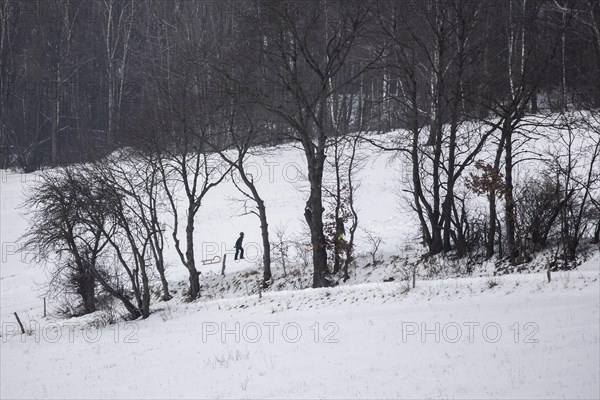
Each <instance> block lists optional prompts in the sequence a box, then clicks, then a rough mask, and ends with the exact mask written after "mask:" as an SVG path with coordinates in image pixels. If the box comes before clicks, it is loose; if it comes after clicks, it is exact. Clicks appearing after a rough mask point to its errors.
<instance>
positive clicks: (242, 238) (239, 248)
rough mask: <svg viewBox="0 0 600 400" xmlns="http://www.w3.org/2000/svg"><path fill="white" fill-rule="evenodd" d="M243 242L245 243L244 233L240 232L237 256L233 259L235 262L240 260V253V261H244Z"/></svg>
mask: <svg viewBox="0 0 600 400" xmlns="http://www.w3.org/2000/svg"><path fill="white" fill-rule="evenodd" d="M243 241H244V232H240V237H239V238H238V240H237V241H236V242H235V256H234V257H233V259H234V260H237V259H238V253H239V255H240V260H243V259H244V249H243V248H242V243H243Z"/></svg>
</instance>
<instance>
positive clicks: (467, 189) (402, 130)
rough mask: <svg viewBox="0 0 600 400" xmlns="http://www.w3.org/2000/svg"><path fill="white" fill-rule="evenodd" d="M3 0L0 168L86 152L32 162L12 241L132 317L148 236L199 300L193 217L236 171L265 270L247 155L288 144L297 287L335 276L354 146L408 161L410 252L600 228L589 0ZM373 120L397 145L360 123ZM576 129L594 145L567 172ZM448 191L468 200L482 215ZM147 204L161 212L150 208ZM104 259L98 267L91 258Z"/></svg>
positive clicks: (343, 261)
mask: <svg viewBox="0 0 600 400" xmlns="http://www.w3.org/2000/svg"><path fill="white" fill-rule="evenodd" d="M0 4H1V7H0V9H1V11H0V12H1V14H0V22H1V23H2V32H1V36H0V39H1V40H0V44H1V47H0V62H1V64H0V70H1V72H2V79H1V85H2V87H1V88H0V89H1V90H0V92H1V94H2V99H1V100H0V101H1V103H0V107H1V110H2V113H1V116H0V128H1V142H0V146H1V151H0V163H1V165H2V167H5V168H7V167H13V168H19V169H22V170H25V171H32V170H36V169H39V168H40V167H42V166H44V165H52V166H58V165H62V164H67V163H71V162H88V164H86V167H85V168H84V167H81V166H78V167H77V168H74V167H65V168H62V169H55V170H50V171H46V172H44V173H43V175H42V177H43V179H42V180H41V182H40V185H39V186H38V187H37V188H36V189H35V191H34V192H33V194H32V197H31V198H30V204H31V205H33V206H35V207H38V208H37V209H38V210H41V212H40V213H38V214H36V219H35V221H34V223H33V224H32V229H31V231H30V232H29V236H28V244H29V245H30V246H39V245H40V244H41V247H42V248H43V249H45V252H42V254H43V255H46V256H47V257H51V256H52V254H53V253H54V252H55V251H57V250H59V249H60V250H61V251H64V252H65V254H67V255H68V257H67V258H65V260H63V264H64V268H65V271H69V274H71V276H72V277H75V278H73V279H75V281H76V282H80V283H81V282H83V283H82V284H81V285H79V284H78V289H77V290H81V291H83V292H84V293H87V294H82V299H83V303H84V305H85V302H86V300H85V296H86V295H89V293H93V288H95V287H96V285H97V284H99V285H101V286H102V287H103V288H104V289H105V291H106V292H107V293H109V294H110V295H111V296H113V297H116V298H119V299H120V300H121V301H122V302H123V303H124V304H125V306H126V308H127V309H128V310H130V312H131V314H132V316H139V315H142V316H147V314H148V312H149V302H150V294H149V293H150V284H149V281H150V278H149V276H150V275H152V274H153V273H157V274H158V275H159V276H160V278H161V281H162V287H163V288H162V291H163V293H162V298H163V299H165V300H166V299H168V298H169V297H170V295H169V290H168V283H167V281H166V279H165V278H164V259H163V256H162V246H163V243H164V240H165V236H164V235H166V234H169V235H170V237H171V238H172V240H173V242H174V245H175V247H176V250H177V254H178V256H179V259H180V262H181V264H182V265H183V266H184V267H185V268H186V269H187V271H188V272H189V293H188V294H189V297H190V298H191V299H196V298H197V297H198V296H199V295H200V282H199V277H198V270H197V260H196V250H195V249H194V230H195V229H196V228H197V226H199V224H198V221H197V220H196V218H195V216H196V215H197V214H198V211H199V209H200V208H201V206H202V202H203V199H204V197H205V196H206V194H207V193H208V191H209V190H210V189H211V188H213V187H214V186H215V185H218V184H219V183H221V182H222V181H223V179H224V177H225V176H226V175H227V174H229V173H230V172H231V171H233V170H235V171H236V173H237V174H239V176H240V178H241V180H240V182H239V189H240V190H241V191H242V193H244V194H245V195H246V196H247V198H248V199H249V200H251V201H253V202H254V203H255V204H256V214H257V216H258V217H259V219H260V224H261V233H262V243H263V246H264V258H263V268H264V276H263V282H264V284H265V286H266V285H268V282H269V281H270V279H271V273H270V263H271V260H270V257H271V254H272V253H273V252H272V250H271V248H270V247H271V242H272V240H271V239H270V237H269V229H268V217H267V208H266V205H265V203H264V201H263V200H262V198H261V195H260V193H259V191H258V190H257V188H256V187H255V185H254V182H253V180H252V176H251V175H250V174H248V172H247V170H246V169H245V166H244V162H245V160H246V159H247V156H248V155H249V154H251V153H252V152H253V151H254V149H257V148H259V147H260V146H268V145H273V144H278V143H285V142H294V143H297V144H298V145H299V146H300V147H301V148H302V150H303V152H304V154H305V158H306V171H307V178H308V182H309V186H310V194H309V197H308V199H307V202H306V207H305V209H304V211H303V212H304V218H305V220H306V222H307V225H308V227H309V230H310V242H311V245H312V250H313V260H312V263H313V286H314V287H323V286H328V285H330V284H332V282H333V281H334V279H332V278H331V275H332V274H333V275H337V274H341V276H342V278H343V279H347V278H348V265H349V263H351V262H352V259H353V254H352V249H353V240H354V234H355V232H356V229H357V227H358V213H357V211H356V210H355V209H354V207H353V196H354V191H355V188H356V182H354V180H353V171H354V170H356V169H357V166H360V164H361V162H362V160H360V159H357V158H356V147H357V145H358V143H361V142H362V143H364V142H370V143H371V144H372V145H373V146H376V147H378V148H380V149H381V150H382V151H387V152H390V154H395V155H397V156H398V157H402V158H404V159H406V160H407V161H408V165H410V179H409V188H407V189H406V193H405V194H406V196H405V200H408V201H409V204H410V207H411V208H412V210H413V211H414V214H415V215H416V216H417V218H418V221H419V227H420V236H421V239H422V242H423V244H424V245H425V246H426V248H427V252H428V254H429V255H437V254H441V253H443V254H453V255H456V256H457V257H466V256H473V255H474V254H475V255H477V254H480V251H481V250H482V249H483V250H484V254H481V257H484V258H488V259H489V258H491V257H493V256H494V255H496V254H498V255H499V257H500V258H503V257H506V258H507V260H508V262H509V263H510V264H511V265H517V264H521V263H523V262H525V261H526V260H527V258H528V257H529V256H530V255H531V254H532V253H533V252H535V251H538V250H540V249H542V248H544V247H546V246H547V245H548V241H549V240H557V241H558V242H560V244H561V246H562V247H561V249H562V250H561V257H560V260H562V262H563V263H564V264H565V265H566V266H568V265H569V263H570V262H572V261H573V260H574V259H575V256H576V251H577V247H578V246H579V244H580V241H581V239H582V238H583V237H584V236H586V235H589V236H593V237H594V238H595V240H596V241H598V235H599V231H600V226H599V225H598V219H600V218H598V216H599V214H600V213H599V204H598V199H597V191H596V192H595V190H596V188H597V185H598V179H599V177H598V172H597V170H598V167H597V165H598V160H597V158H598V155H599V152H600V151H599V143H600V139H599V136H600V129H599V126H600V124H599V122H600V121H599V120H598V119H599V117H598V112H597V109H598V106H599V105H598V104H597V103H598V101H599V99H600V86H599V85H600V79H598V78H600V8H599V7H600V6H599V5H598V2H596V1H591V0H589V1H584V0H580V1H575V0H574V1H569V0H510V1H505V0H471V1H466V2H465V1H459V0H456V1H442V0H406V1H403V2H397V1H377V0H372V1H343V2H342V1H333V0H332V1H308V2H307V1H281V2H273V1H247V2H246V1H231V2H227V1H224V2H206V1H187V0H186V1H177V0H176V1H170V2H162V1H151V0H128V1H113V0H80V1H70V0H61V1H48V2H13V1H7V0H3V1H2V2H1V3H0ZM548 115H550V117H548ZM544 116H546V117H544ZM552 129H554V130H560V131H561V132H567V133H568V134H567V135H566V136H564V135H563V136H561V138H562V139H561V140H562V142H561V143H562V144H561V143H559V145H558V146H557V147H556V148H555V153H554V154H548V155H547V156H548V158H550V159H551V160H552V162H547V163H546V165H547V168H545V169H544V170H543V171H540V173H539V174H537V175H535V176H532V177H531V182H529V183H528V184H526V185H523V186H522V187H521V186H519V185H516V183H515V181H514V179H513V172H514V169H515V166H516V165H517V164H518V163H521V162H525V160H526V159H527V158H528V157H534V158H535V157H538V158H539V156H540V155H539V154H538V155H535V154H530V155H528V154H527V153H526V150H527V143H528V141H530V140H533V139H534V138H535V137H539V136H543V135H545V134H546V132H548V130H552ZM391 130H397V131H396V132H397V134H396V135H394V140H392V141H383V140H380V139H379V138H380V136H378V135H377V133H380V132H388V131H391ZM583 136H585V138H584V139H582V137H583ZM582 140H584V141H585V143H591V144H590V145H586V147H585V153H586V156H585V160H586V165H585V167H586V168H583V169H582V168H581V165H580V164H579V163H578V161H577V158H578V157H581V153H576V152H575V148H576V146H577V145H578V143H580V142H581V141H582ZM116 149H120V150H118V151H116V152H113V151H114V150H116ZM490 149H493V150H492V151H491V154H489V153H490ZM524 151H525V152H524ZM109 153H110V154H111V156H109V157H104V156H106V155H107V154H109ZM577 154H579V155H577ZM217 165H218V166H219V167H217ZM222 166H225V168H223V167H222ZM329 168H331V169H332V170H333V171H334V177H333V179H332V180H331V182H330V180H329V179H325V174H326V172H325V171H326V170H327V169H329ZM132 172H135V173H133V174H132ZM325 183H326V184H325ZM175 193H183V194H184V196H183V198H184V206H183V208H182V206H181V205H180V204H178V202H177V196H176V195H175ZM466 193H477V194H479V195H482V196H484V197H485V198H486V199H487V203H488V206H487V212H486V213H485V215H474V211H473V209H471V208H470V207H469V204H468V203H467V201H466V197H467V196H466ZM328 201H332V202H333V204H334V205H335V206H334V208H333V211H332V212H331V214H329V213H325V207H324V204H325V203H326V202H328ZM181 210H185V213H184V214H182V211H181ZM163 211H164V212H166V213H167V214H168V215H169V216H170V217H171V220H170V221H159V220H158V218H157V216H158V215H160V214H161V213H162V212H163ZM340 222H341V224H340ZM344 224H345V225H346V226H347V227H348V228H349V230H348V232H346V236H345V238H344V240H343V242H342V241H341V240H338V238H339V236H340V233H341V231H342V229H343V228H341V227H340V225H342V227H343V225H344ZM49 229H53V230H50V231H48V230H49ZM107 254H110V257H113V258H114V257H116V259H117V260H118V263H116V264H111V265H113V267H112V268H116V270H114V271H107V270H105V269H104V267H105V264H104V263H102V262H101V259H102V257H106V256H107ZM341 254H343V255H344V256H343V257H341V256H340V255H341ZM85 282H91V283H89V285H87V287H88V289H89V291H91V292H89V291H86V289H85V287H86V284H85ZM126 291H127V293H133V295H131V294H129V295H127V296H126V295H125V294H124V293H125V292H126ZM132 298H133V299H134V301H133V302H132V300H131V299H132ZM92 303H93V302H92ZM88 306H89V307H88ZM88 306H86V310H87V311H91V310H92V309H93V307H92V305H91V304H89V305H88Z"/></svg>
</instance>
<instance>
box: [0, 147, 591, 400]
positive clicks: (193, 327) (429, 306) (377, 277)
mask: <svg viewBox="0 0 600 400" xmlns="http://www.w3.org/2000/svg"><path fill="white" fill-rule="evenodd" d="M361 153H362V154H364V155H365V156H368V157H369V158H368V159H369V161H368V163H367V164H366V166H365V168H364V169H363V170H362V171H360V173H359V175H358V179H359V180H360V181H361V186H360V189H359V192H358V199H357V203H358V208H359V209H360V220H361V224H362V226H363V227H365V228H367V229H368V230H369V231H372V232H374V233H375V234H376V236H379V237H381V238H382V239H383V243H382V248H381V252H382V254H383V256H385V257H387V256H390V255H394V254H397V255H406V254H404V253H405V251H406V248H407V245H411V248H416V249H417V251H418V245H416V241H415V232H416V226H415V222H414V220H413V219H412V215H411V214H410V213H408V212H406V211H405V210H403V209H402V207H401V206H399V204H400V205H401V204H402V202H401V201H399V199H398V195H397V193H398V188H400V187H402V184H403V182H402V176H403V171H402V169H403V166H402V163H401V162H400V161H399V160H393V161H392V162H390V160H389V159H388V158H387V157H386V156H382V155H376V154H375V153H374V152H373V150H371V149H368V148H366V147H364V148H361ZM252 161H253V163H254V169H255V171H254V178H255V182H258V184H259V190H261V193H262V195H263V197H264V198H265V201H266V204H267V212H268V214H269V219H270V227H271V229H272V231H271V232H272V235H273V236H274V234H273V232H274V231H275V230H276V229H277V228H278V227H285V231H286V233H287V235H288V240H294V237H300V236H301V233H302V220H303V216H302V210H303V208H304V203H305V201H306V197H307V194H306V192H305V191H304V186H303V183H302V182H303V181H302V177H301V173H300V175H299V173H298V171H297V169H298V168H299V169H300V170H302V169H303V165H304V162H303V159H302V152H301V151H299V150H297V149H294V148H292V147H291V146H281V147H280V148H278V149H276V150H273V151H272V152H271V153H270V154H265V155H263V156H260V157H255V158H253V160H252ZM396 177H397V178H396ZM34 179H35V174H31V175H21V174H15V173H11V172H5V171H0V235H1V238H0V242H1V243H2V250H1V257H2V259H1V262H2V263H1V267H0V296H1V297H0V323H1V324H2V331H1V332H2V337H1V338H0V339H1V343H0V355H1V362H0V397H2V398H41V397H43V398H105V397H110V398H490V397H491V398H600V386H599V385H600V332H599V331H600V253H599V252H597V251H596V252H595V253H593V255H592V257H591V258H590V259H588V260H587V261H586V262H585V263H584V264H582V265H581V266H579V267H578V268H577V269H576V270H573V271H569V272H560V273H555V274H554V275H553V280H552V282H550V283H547V282H546V276H545V274H542V273H533V274H521V275H517V274H515V275H504V276H498V277H493V276H489V274H487V273H486V271H485V270H483V271H481V272H480V273H477V274H475V275H474V276H473V277H469V278H457V279H443V280H439V279H438V280H424V279H422V278H419V279H417V281H416V287H415V288H414V289H411V288H410V287H408V285H407V283H406V282H404V281H400V280H399V277H400V275H401V274H400V273H399V270H398V267H397V266H396V265H395V264H394V263H393V262H390V261H389V260H387V261H386V263H385V264H384V265H382V266H379V267H376V268H373V267H371V266H364V265H365V264H366V263H367V262H366V260H363V262H362V264H360V263H359V266H358V267H357V269H356V270H354V271H351V272H352V273H353V275H354V276H355V277H358V278H354V279H353V280H351V283H352V284H350V285H343V286H339V287H336V288H328V289H304V290H287V289H292V288H296V287H297V288H303V287H306V285H307V284H308V283H307V282H309V279H310V271H302V270H298V268H300V267H299V264H296V265H295V266H288V268H291V270H288V271H287V272H288V277H287V280H286V281H287V282H292V281H293V282H295V283H294V284H288V285H287V286H286V285H283V286H278V284H279V283H281V282H283V281H284V280H283V277H282V275H283V271H282V270H281V267H280V266H279V265H276V266H275V267H274V276H275V284H274V288H278V289H286V290H280V291H269V292H265V293H262V294H261V297H259V294H258V293H257V290H256V287H255V286H254V285H253V282H255V281H256V273H257V272H259V271H258V267H257V266H258V264H259V261H260V254H259V248H260V246H259V243H260V231H259V223H258V221H257V219H256V218H255V217H254V216H251V215H243V216H242V215H241V214H243V208H242V209H241V208H240V206H241V203H239V202H237V201H235V200H233V199H235V198H237V199H239V198H240V196H239V194H237V193H236V191H235V188H234V186H233V185H232V184H231V183H230V182H226V183H224V184H223V185H221V186H218V187H217V188H216V189H215V190H214V191H212V192H210V193H209V195H208V197H207V198H206V200H205V202H204V206H203V208H202V209H201V211H200V215H199V217H198V226H197V233H198V234H197V237H196V239H197V248H198V249H199V253H200V254H199V256H198V258H199V259H211V258H212V257H214V256H217V255H218V256H222V255H223V254H225V253H228V254H231V252H232V247H233V243H234V242H235V239H236V238H237V236H238V233H239V232H240V231H244V232H245V233H246V241H245V245H246V246H245V247H246V250H247V260H246V261H243V262H237V263H235V262H231V261H230V262H228V264H227V270H226V272H227V274H226V275H225V277H221V276H220V269H221V267H220V264H212V265H206V266H201V267H200V269H201V271H202V275H201V282H202V285H203V287H202V294H203V298H202V299H200V300H199V301H197V302H193V303H184V302H182V301H181V298H182V292H183V289H184V284H185V279H186V271H185V270H184V268H183V267H181V266H180V265H179V264H178V262H177V258H176V254H175V252H174V249H173V248H172V246H171V247H169V249H168V258H169V260H170V267H169V269H168V277H169V280H170V282H171V288H172V289H173V290H174V291H175V299H173V300H172V301H170V302H166V303H165V302H158V301H155V302H154V306H153V313H152V315H151V316H150V317H149V318H148V319H146V320H141V321H132V322H119V323H118V324H116V325H106V326H105V324H104V323H103V318H105V317H104V314H102V313H100V312H99V313H96V314H94V315H90V316H86V317H81V318H75V319H71V320H64V319H60V318H57V317H56V316H55V315H54V314H53V313H52V312H51V313H50V315H49V316H48V317H46V318H43V317H42V314H43V311H42V310H43V309H42V299H41V298H40V293H41V292H40V291H39V288H40V286H41V285H43V284H44V283H45V281H46V279H47V277H46V273H45V271H44V270H43V269H42V268H41V267H37V266H34V265H33V264H32V263H31V262H30V261H31V260H30V258H29V259H24V258H23V255H22V254H20V253H19V252H18V249H19V247H20V243H19V237H20V236H21V235H22V234H23V232H24V231H25V229H26V226H27V219H26V217H27V215H26V214H25V213H24V210H22V209H18V208H17V207H18V205H19V204H21V202H22V201H23V199H24V191H25V190H26V189H27V187H29V186H30V184H31V182H32V180H34ZM359 235H360V236H359V238H358V243H357V244H358V252H359V253H365V252H367V251H368V250H369V249H370V245H369V243H368V241H367V240H366V235H365V233H364V232H362V231H359ZM272 240H275V238H274V237H272ZM228 259H229V260H231V255H230V256H229V258H228ZM294 268H295V270H294ZM295 272H298V273H297V274H295ZM476 275H477V276H476ZM389 276H393V277H395V281H393V282H388V283H383V282H382V280H383V279H384V278H387V277H389ZM307 279H308V280H307ZM363 280H364V281H367V283H363V284H356V282H360V281H363ZM53 306H54V304H53V303H52V302H50V304H49V308H50V311H52V310H53ZM14 312H17V313H18V314H19V316H20V317H21V319H22V320H23V322H24V325H25V327H26V329H28V331H29V332H28V334H27V335H20V334H19V333H18V331H17V330H18V328H17V325H16V321H15V318H14V315H13V313H14Z"/></svg>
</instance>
